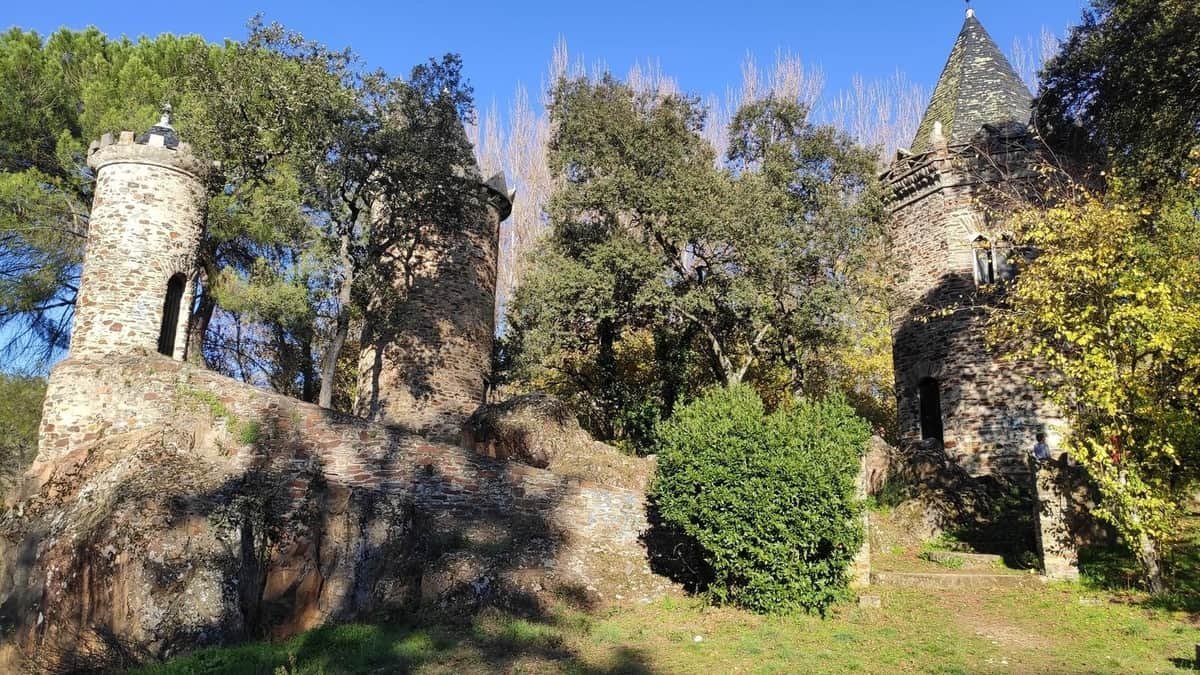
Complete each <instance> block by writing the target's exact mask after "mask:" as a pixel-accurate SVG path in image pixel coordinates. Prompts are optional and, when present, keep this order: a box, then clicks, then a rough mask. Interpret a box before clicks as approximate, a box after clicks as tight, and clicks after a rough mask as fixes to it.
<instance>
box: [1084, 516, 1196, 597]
mask: <svg viewBox="0 0 1200 675" xmlns="http://www.w3.org/2000/svg"><path fill="white" fill-rule="evenodd" d="M1163 568H1164V577H1165V581H1166V586H1167V590H1166V591H1165V592H1163V593H1158V594H1155V595H1150V596H1146V598H1145V600H1144V601H1143V603H1144V604H1145V605H1146V606H1148V607H1153V608H1156V609H1162V610H1166V611H1170V612H1177V611H1182V612H1188V613H1189V614H1192V615H1200V518H1197V517H1192V518H1189V519H1186V520H1185V521H1184V523H1183V527H1181V528H1180V533H1179V536H1177V537H1176V538H1175V540H1174V541H1172V542H1171V543H1170V545H1169V546H1168V548H1167V551H1166V554H1165V556H1164V560H1163ZM1079 572H1080V575H1081V576H1082V577H1083V580H1084V583H1086V584H1087V585H1088V586H1091V587H1092V588H1096V589H1098V590H1105V591H1113V592H1142V591H1144V590H1145V580H1144V579H1143V577H1142V571H1141V567H1140V566H1139V564H1138V562H1137V558H1136V557H1135V556H1134V554H1133V552H1132V551H1131V550H1129V549H1128V548H1127V547H1125V546H1123V545H1116V546H1108V547H1085V548H1082V549H1080V551H1079Z"/></svg>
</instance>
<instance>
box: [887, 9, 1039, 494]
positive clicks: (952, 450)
mask: <svg viewBox="0 0 1200 675" xmlns="http://www.w3.org/2000/svg"><path fill="white" fill-rule="evenodd" d="M1030 110H1031V96H1030V94H1029V91H1028V89H1026V87H1025V85H1024V84H1023V83H1022V82H1021V79H1020V77H1018V75H1017V73H1016V72H1015V71H1014V70H1013V67H1012V66H1011V64H1009V62H1008V60H1007V59H1005V57H1004V55H1003V53H1001V51H1000V49H999V48H998V47H997V46H996V44H995V42H993V41H992V39H991V37H990V36H989V35H988V33H987V31H986V30H984V28H983V25H982V24H980V22H979V20H978V19H977V18H976V17H975V13H974V11H973V10H968V11H967V17H966V21H965V23H964V24H963V27H962V31H961V32H960V33H959V35H958V38H957V39H956V40H955V42H954V47H953V49H951V52H950V57H949V59H948V60H947V62H946V66H945V69H944V70H943V71H942V74H941V77H940V79H939V81H938V84H937V87H936V89H935V90H934V94H933V98H932V100H931V102H930V104H929V108H928V110H927V111H926V112H925V116H924V118H923V119H922V120H921V124H920V127H919V129H918V131H917V135H916V138H915V139H914V140H913V143H912V150H911V151H900V152H899V153H897V158H896V161H895V162H894V163H893V164H892V166H891V167H890V168H889V169H888V170H887V171H886V172H885V173H884V175H883V180H884V181H885V183H886V184H887V185H888V186H889V188H890V191H889V192H890V197H889V199H890V210H891V213H892V228H893V229H892V240H893V245H894V248H895V250H894V256H893V259H894V260H896V261H897V271H898V273H899V276H900V280H899V291H900V293H901V295H902V297H903V298H904V300H903V302H902V303H901V307H902V311H901V312H900V314H899V315H898V316H895V317H893V360H894V366H895V372H896V391H897V396H898V409H899V424H900V435H901V439H902V441H904V442H905V443H923V444H925V445H927V446H936V445H938V444H940V446H941V447H942V448H943V449H944V451H945V453H946V455H947V456H948V458H949V459H951V460H953V461H956V462H957V463H958V464H959V465H961V466H962V467H963V468H964V469H966V470H967V471H968V472H969V473H970V474H972V475H976V476H978V475H985V474H991V473H999V474H1019V473H1025V472H1026V471H1028V466H1027V463H1026V460H1025V457H1026V456H1027V455H1028V452H1029V449H1030V448H1032V447H1033V444H1034V442H1035V440H1034V439H1035V435H1036V434H1037V433H1038V432H1045V433H1047V435H1048V436H1049V437H1050V439H1051V445H1052V447H1056V445H1057V443H1056V441H1057V432H1058V431H1059V429H1060V419H1059V415H1058V414H1057V413H1056V412H1055V410H1054V409H1053V408H1052V407H1051V406H1049V405H1048V404H1047V403H1046V402H1045V401H1043V400H1042V399H1041V397H1040V396H1039V394H1038V393H1037V392H1036V390H1035V388H1034V387H1033V386H1032V385H1031V383H1030V380H1031V379H1032V378H1036V377H1039V376H1040V375H1042V373H1041V372H1040V369H1039V368H1038V367H1037V366H1035V365H1034V364H1029V363H1014V362H1011V361H1006V360H1002V359H1001V358H1000V355H999V354H998V353H997V350H996V349H994V348H991V347H989V346H988V343H987V337H986V332H987V331H986V314H987V312H986V307H987V305H988V304H989V303H991V302H994V301H995V299H996V297H997V296H998V294H1000V293H1003V288H1004V284H1005V282H1006V281H1008V280H1010V279H1011V278H1012V275H1013V273H1014V270H1013V266H1012V264H1011V262H1010V261H1011V260H1012V259H1013V256H1014V255H1016V254H1017V253H1016V252H1015V251H1014V250H1013V248H1012V246H1011V245H1010V244H1009V243H1008V240H1007V239H1006V238H1005V236H1004V233H1003V232H1000V231H997V226H998V223H994V222H992V219H991V218H990V217H989V210H988V209H986V208H984V204H985V203H986V201H987V200H988V198H989V194H991V195H994V194H995V193H996V191H997V190H1004V191H1009V192H1011V191H1013V190H1016V191H1019V190H1020V189H1021V187H1022V186H1023V185H1026V184H1028V180H1029V178H1031V176H1032V172H1031V167H1032V165H1033V163H1034V161H1035V160H1036V159H1037V158H1038V156H1039V145H1038V143H1037V142H1036V139H1035V138H1034V136H1033V134H1032V133H1031V131H1030V127H1029V121H1030V114H1031V113H1030Z"/></svg>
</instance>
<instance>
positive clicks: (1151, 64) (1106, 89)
mask: <svg viewBox="0 0 1200 675" xmlns="http://www.w3.org/2000/svg"><path fill="white" fill-rule="evenodd" d="M1198 34H1200V5H1197V4H1196V3H1195V2H1192V0H1093V2H1092V4H1091V7H1090V8H1089V9H1088V10H1087V11H1085V12H1084V15H1083V21H1082V22H1081V23H1080V24H1079V25H1078V26H1075V27H1074V28H1072V29H1071V33H1070V35H1069V36H1068V38H1067V40H1066V41H1065V42H1064V43H1063V46H1062V49H1061V51H1060V52H1059V54H1058V55H1057V56H1056V57H1054V58H1053V59H1051V60H1050V61H1049V62H1048V63H1047V64H1046V66H1045V68H1044V70H1043V72H1042V76H1041V81H1040V87H1039V93H1038V97H1037V103H1036V108H1037V118H1038V121H1039V126H1041V127H1042V130H1043V132H1044V133H1046V134H1047V136H1048V137H1049V138H1050V139H1051V140H1052V141H1053V142H1054V143H1055V144H1056V145H1057V146H1058V147H1060V148H1061V149H1063V150H1065V151H1067V152H1069V153H1072V154H1074V155H1076V159H1078V155H1079V154H1080V152H1081V151H1084V154H1085V155H1088V154H1090V155H1091V157H1090V159H1092V160H1093V161H1096V162H1098V163H1099V164H1100V165H1101V166H1103V165H1105V164H1107V163H1109V162H1112V163H1115V164H1116V165H1118V166H1119V167H1120V169H1121V170H1122V173H1123V175H1125V176H1126V178H1127V179H1134V178H1139V179H1142V180H1143V181H1144V182H1146V185H1145V186H1144V187H1150V186H1152V185H1153V184H1155V183H1159V182H1165V183H1166V184H1168V185H1169V184H1170V183H1172V182H1173V181H1176V180H1178V179H1179V177H1180V176H1181V175H1184V174H1187V173H1189V172H1192V171H1195V169H1196V167H1197V166H1198V165H1200V154H1197V152H1196V150H1197V148H1198V147H1200V85H1198V84H1197V83H1200V41H1197V39H1196V36H1197V35H1198ZM1080 136H1082V137H1083V138H1082V139H1080V138H1079V137H1080ZM1080 140H1083V141H1085V142H1084V143H1082V144H1081V143H1079V141H1080Z"/></svg>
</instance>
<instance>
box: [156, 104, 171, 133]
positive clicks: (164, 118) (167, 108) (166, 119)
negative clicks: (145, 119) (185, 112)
mask: <svg viewBox="0 0 1200 675" xmlns="http://www.w3.org/2000/svg"><path fill="white" fill-rule="evenodd" d="M156 126H160V127H162V128H164V129H173V128H174V127H172V126H171V104H170V103H163V104H162V115H161V116H160V117H159V118H158V124H157V125H156Z"/></svg>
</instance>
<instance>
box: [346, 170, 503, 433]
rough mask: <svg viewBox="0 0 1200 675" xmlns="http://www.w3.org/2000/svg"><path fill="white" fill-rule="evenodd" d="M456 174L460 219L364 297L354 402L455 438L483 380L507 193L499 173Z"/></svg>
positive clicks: (484, 386) (480, 395) (366, 411)
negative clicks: (387, 284) (367, 300)
mask: <svg viewBox="0 0 1200 675" xmlns="http://www.w3.org/2000/svg"><path fill="white" fill-rule="evenodd" d="M463 174H464V175H463V176H461V177H460V178H459V180H461V182H462V184H463V186H464V189H465V190H466V191H467V194H466V196H465V197H466V198H465V199H464V205H463V208H462V209H461V211H460V215H461V226H460V227H457V228H441V231H442V232H443V233H444V234H441V235H435V236H434V237H432V238H431V239H430V240H428V241H426V242H423V243H422V244H421V245H420V246H418V247H417V248H416V250H414V251H412V252H411V253H410V252H405V253H404V255H405V256H406V258H407V259H408V260H409V262H408V263H407V264H406V265H405V270H404V272H403V273H397V274H396V275H395V282H394V284H393V286H392V288H390V289H381V290H379V291H377V292H376V294H375V297H374V298H372V302H371V309H370V311H368V313H367V317H366V320H365V325H364V327H363V339H362V352H361V355H360V357H359V368H358V377H359V379H358V392H357V393H358V396H357V403H356V409H355V412H356V413H357V414H358V415H360V416H362V417H366V418H367V419H371V420H377V421H381V422H385V423H388V424H393V425H397V426H401V427H404V428H406V429H410V430H412V431H415V432H420V433H423V434H426V435H429V436H431V437H434V438H439V439H443V440H454V441H457V440H458V439H459V436H460V433H461V426H462V423H463V421H464V420H466V418H467V417H468V416H469V415H470V414H471V413H472V412H474V411H475V409H476V408H477V407H479V405H480V404H481V403H483V402H484V399H485V398H486V396H487V390H488V387H489V386H490V381H491V372H492V369H491V364H492V343H493V341H494V338H495V332H496V320H495V313H496V260H497V257H498V254H499V251H498V246H499V228H500V222H501V221H503V220H504V219H505V218H507V217H508V215H509V214H510V213H511V212H512V197H513V195H512V193H510V192H509V191H508V188H507V186H506V183H505V180H504V175H503V174H502V173H501V174H497V175H496V176H493V177H492V178H491V179H490V180H488V181H486V182H485V181H483V180H482V177H481V176H480V175H479V171H478V169H477V168H476V167H470V168H469V169H468V170H466V171H464V172H463ZM397 266H398V269H399V267H400V263H399V261H397Z"/></svg>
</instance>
